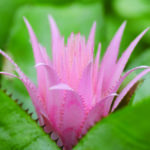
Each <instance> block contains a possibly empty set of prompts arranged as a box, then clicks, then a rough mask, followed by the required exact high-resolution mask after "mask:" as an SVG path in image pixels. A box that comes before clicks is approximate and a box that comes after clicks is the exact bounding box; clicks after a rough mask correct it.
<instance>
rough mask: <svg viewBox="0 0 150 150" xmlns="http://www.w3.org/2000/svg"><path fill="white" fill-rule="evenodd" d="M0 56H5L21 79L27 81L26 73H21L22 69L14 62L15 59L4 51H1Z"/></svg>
mask: <svg viewBox="0 0 150 150" xmlns="http://www.w3.org/2000/svg"><path fill="white" fill-rule="evenodd" d="M0 54H1V55H3V56H4V57H5V58H6V59H7V60H8V61H9V62H10V63H11V64H12V65H13V66H14V67H15V71H16V72H17V73H18V75H19V76H20V77H21V78H24V79H26V76H25V75H24V73H23V72H22V71H21V69H20V68H19V67H18V65H17V64H16V63H15V62H14V61H13V59H12V58H11V57H10V56H8V55H7V54H6V53H5V52H4V51H2V50H0Z"/></svg>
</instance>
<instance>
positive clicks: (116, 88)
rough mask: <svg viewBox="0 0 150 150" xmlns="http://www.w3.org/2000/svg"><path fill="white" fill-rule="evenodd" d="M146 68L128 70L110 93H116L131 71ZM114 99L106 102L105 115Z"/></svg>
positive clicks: (144, 67)
mask: <svg viewBox="0 0 150 150" xmlns="http://www.w3.org/2000/svg"><path fill="white" fill-rule="evenodd" d="M146 68H148V66H139V67H136V68H133V69H131V70H129V71H128V72H126V73H125V74H124V76H123V77H121V79H120V80H119V82H118V83H117V84H116V85H115V87H114V88H113V89H112V91H111V92H112V93H116V92H117V90H118V89H119V87H120V85H121V84H122V83H123V81H124V80H125V79H126V78H127V76H128V75H130V74H131V73H132V72H133V71H135V70H137V69H146ZM113 99H114V97H112V98H111V100H109V101H108V103H106V106H105V107H106V109H105V110H106V112H105V113H106V114H108V113H109V112H110V107H111V103H112V101H113Z"/></svg>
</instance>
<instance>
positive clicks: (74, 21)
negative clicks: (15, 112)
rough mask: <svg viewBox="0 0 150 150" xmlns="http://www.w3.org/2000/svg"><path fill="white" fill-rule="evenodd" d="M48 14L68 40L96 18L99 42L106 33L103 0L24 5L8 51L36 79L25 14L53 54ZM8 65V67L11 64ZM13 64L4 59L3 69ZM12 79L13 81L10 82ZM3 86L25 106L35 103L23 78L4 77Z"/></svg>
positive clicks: (41, 40) (15, 19)
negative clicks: (83, 2)
mask: <svg viewBox="0 0 150 150" xmlns="http://www.w3.org/2000/svg"><path fill="white" fill-rule="evenodd" d="M48 14H51V15H52V16H53V17H54V19H55V20H56V23H57V24H58V27H59V29H60V32H61V34H62V35H64V36H65V41H67V37H68V36H69V35H70V34H71V32H75V33H78V32H81V34H83V35H85V36H86V38H87V36H88V34H89V32H90V28H91V26H92V24H93V22H94V21H97V32H96V45H98V42H99V41H100V40H101V39H102V36H103V32H102V31H103V30H102V28H103V10H102V4H101V3H94V4H90V5H82V4H74V5H68V6H64V5H63V6H59V7H58V6H57V7H56V6H45V5H43V6H39V5H38V6H24V7H22V8H20V9H19V10H18V11H17V13H16V15H15V17H14V20H13V22H14V24H13V26H12V29H11V32H10V37H9V40H8V43H7V52H8V53H9V54H10V55H11V56H12V57H13V59H14V60H15V61H16V63H17V64H18V65H19V66H20V68H21V69H22V70H23V71H24V72H25V74H26V75H27V76H28V77H29V78H30V79H31V80H32V81H34V82H36V71H35V67H34V58H33V52H32V48H31V43H30V41H29V35H28V31H27V28H26V26H25V23H24V21H23V16H25V17H26V18H27V19H28V20H29V22H30V24H31V25H32V27H33V29H34V31H35V33H36V35H37V38H38V39H39V42H40V43H41V44H42V45H43V46H45V47H46V48H47V51H48V53H49V55H50V54H51V36H50V27H49V22H48ZM8 66H9V67H8ZM10 66H11V65H10V64H9V65H8V64H7V65H6V63H5V65H4V68H3V70H5V71H7V70H8V71H9V72H10V71H11V70H12V69H11V67H10ZM10 83H11V84H10ZM2 85H3V87H5V88H7V89H8V90H9V91H10V92H11V93H13V94H14V96H15V98H19V99H21V101H23V103H25V106H26V107H28V106H29V107H32V106H31V102H30V99H29V96H28V93H27V92H26V91H25V89H24V87H23V85H22V84H21V82H20V81H17V80H16V79H12V78H9V79H8V78H3V79H2ZM31 109H32V110H33V107H32V108H31Z"/></svg>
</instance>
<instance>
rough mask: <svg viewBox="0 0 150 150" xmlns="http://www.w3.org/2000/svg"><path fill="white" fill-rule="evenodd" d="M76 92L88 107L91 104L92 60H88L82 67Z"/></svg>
mask: <svg viewBox="0 0 150 150" xmlns="http://www.w3.org/2000/svg"><path fill="white" fill-rule="evenodd" d="M77 90H78V93H79V94H80V95H81V96H82V97H83V98H84V99H85V100H86V101H85V103H86V105H87V107H88V108H90V107H91V105H92V94H93V91H92V62H90V63H89V64H88V65H87V67H86V68H85V69H84V71H83V74H82V76H81V79H80V81H79V86H78V88H77Z"/></svg>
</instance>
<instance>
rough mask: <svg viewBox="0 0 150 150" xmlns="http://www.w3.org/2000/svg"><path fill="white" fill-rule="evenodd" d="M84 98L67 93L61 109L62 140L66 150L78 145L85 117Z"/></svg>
mask: <svg viewBox="0 0 150 150" xmlns="http://www.w3.org/2000/svg"><path fill="white" fill-rule="evenodd" d="M84 109H85V108H84V105H83V101H82V98H81V97H80V96H79V95H77V93H75V92H73V91H66V94H65V97H64V101H63V105H62V108H61V112H60V113H61V118H60V120H61V124H60V130H61V137H62V138H61V139H62V141H63V143H64V146H65V147H66V149H67V148H68V149H69V148H71V147H72V146H73V145H75V144H76V142H77V138H78V137H79V135H80V132H81V130H80V128H81V125H82V121H83V120H84V117H85V114H84V113H85V112H84Z"/></svg>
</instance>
